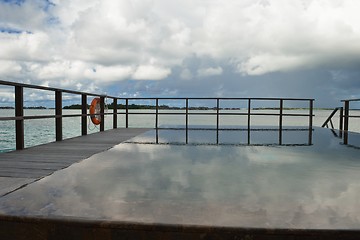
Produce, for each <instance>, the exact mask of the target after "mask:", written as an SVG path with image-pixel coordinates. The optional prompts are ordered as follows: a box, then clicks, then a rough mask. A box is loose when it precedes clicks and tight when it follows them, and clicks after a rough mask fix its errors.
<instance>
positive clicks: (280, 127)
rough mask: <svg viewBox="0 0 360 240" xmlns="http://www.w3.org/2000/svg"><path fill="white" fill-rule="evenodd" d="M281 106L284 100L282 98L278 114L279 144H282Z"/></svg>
mask: <svg viewBox="0 0 360 240" xmlns="http://www.w3.org/2000/svg"><path fill="white" fill-rule="evenodd" d="M283 106H284V100H283V99H280V115H279V145H281V144H282V126H283Z"/></svg>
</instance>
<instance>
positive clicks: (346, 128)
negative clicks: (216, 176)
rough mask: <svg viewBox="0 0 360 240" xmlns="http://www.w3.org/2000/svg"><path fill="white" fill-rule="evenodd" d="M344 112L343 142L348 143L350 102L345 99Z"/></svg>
mask: <svg viewBox="0 0 360 240" xmlns="http://www.w3.org/2000/svg"><path fill="white" fill-rule="evenodd" d="M344 105H345V106H344V107H345V112H344V144H348V131H349V107H350V102H349V101H345V103H344Z"/></svg>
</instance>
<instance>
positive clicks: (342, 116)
mask: <svg viewBox="0 0 360 240" xmlns="http://www.w3.org/2000/svg"><path fill="white" fill-rule="evenodd" d="M339 130H340V131H339V136H340V138H341V137H342V134H343V130H344V108H343V107H341V108H340V119H339Z"/></svg>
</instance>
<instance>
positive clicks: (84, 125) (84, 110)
mask: <svg viewBox="0 0 360 240" xmlns="http://www.w3.org/2000/svg"><path fill="white" fill-rule="evenodd" d="M81 114H87V95H86V94H81ZM81 135H82V136H85V135H87V116H84V115H83V116H81Z"/></svg>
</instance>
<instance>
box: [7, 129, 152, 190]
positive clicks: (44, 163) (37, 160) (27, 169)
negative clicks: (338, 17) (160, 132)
mask: <svg viewBox="0 0 360 240" xmlns="http://www.w3.org/2000/svg"><path fill="white" fill-rule="evenodd" d="M148 130H149V129H146V128H118V129H112V130H108V131H104V132H99V133H94V134H90V135H86V136H80V137H75V138H71V139H66V140H64V141H61V142H52V143H48V144H44V145H39V146H35V147H31V148H27V149H24V150H19V151H13V152H8V153H1V154H0V196H3V195H6V194H8V193H10V192H13V191H15V190H17V189H19V188H21V187H23V186H26V185H27V184H29V183H32V182H34V181H37V180H38V179H40V178H43V177H45V176H48V175H50V174H52V173H53V172H55V171H57V170H60V169H63V168H66V167H68V166H70V165H71V164H73V163H76V162H79V161H81V160H83V159H86V158H88V157H90V156H92V155H94V154H96V153H99V152H102V151H106V150H108V149H110V148H111V147H113V146H115V145H117V144H119V143H121V142H123V141H126V140H128V139H130V138H132V137H135V136H137V135H139V134H141V133H143V132H145V131H148Z"/></svg>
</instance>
